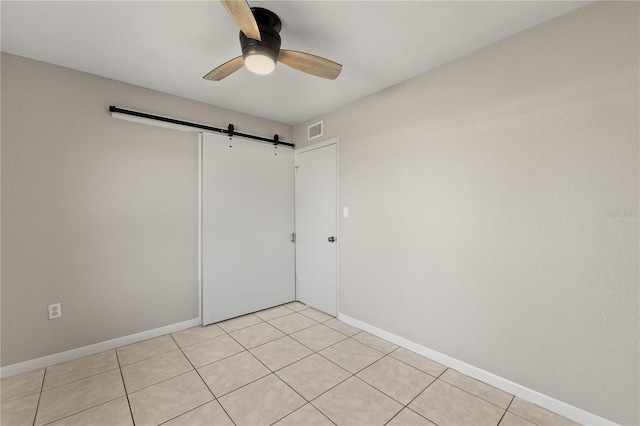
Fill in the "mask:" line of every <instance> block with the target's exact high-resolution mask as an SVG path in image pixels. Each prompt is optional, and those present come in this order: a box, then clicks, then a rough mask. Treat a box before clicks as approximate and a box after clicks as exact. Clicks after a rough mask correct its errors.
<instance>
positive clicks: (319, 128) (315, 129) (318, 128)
mask: <svg viewBox="0 0 640 426" xmlns="http://www.w3.org/2000/svg"><path fill="white" fill-rule="evenodd" d="M323 127H324V122H323V121H318V122H317V123H316V124H312V125H311V126H309V127H308V129H309V133H308V134H309V140H311V139H316V138H319V137H321V136H322V135H323V134H324V129H323Z"/></svg>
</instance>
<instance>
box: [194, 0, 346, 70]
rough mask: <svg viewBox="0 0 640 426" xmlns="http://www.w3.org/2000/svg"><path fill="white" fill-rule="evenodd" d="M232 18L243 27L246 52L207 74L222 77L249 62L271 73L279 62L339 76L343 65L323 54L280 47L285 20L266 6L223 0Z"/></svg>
mask: <svg viewBox="0 0 640 426" xmlns="http://www.w3.org/2000/svg"><path fill="white" fill-rule="evenodd" d="M220 2H221V3H222V5H223V6H224V8H225V9H226V10H227V12H228V13H229V15H230V16H231V18H233V20H234V21H235V22H236V24H238V26H239V27H240V46H241V47H242V56H238V57H237V58H234V59H232V60H230V61H228V62H225V63H224V64H222V65H220V66H219V67H217V68H215V69H214V70H213V71H211V72H209V73H208V74H207V75H205V76H204V77H203V78H204V79H205V80H212V81H220V80H222V79H223V78H225V77H228V76H229V75H231V74H233V73H234V72H236V71H238V70H239V69H240V68H242V67H243V66H246V67H247V69H249V71H251V72H254V73H256V74H269V73H270V72H272V71H273V70H274V68H275V67H276V63H277V62H278V61H279V62H282V63H283V64H285V65H288V66H290V67H291V68H295V69H297V70H299V71H302V72H306V73H307V74H311V75H315V76H317V77H322V78H326V79H329V80H335V79H336V78H337V77H338V75H340V71H342V65H340V64H338V63H336V62H333V61H330V60H328V59H325V58H321V57H320V56H316V55H312V54H310V53H304V52H298V51H295V50H285V49H280V43H281V40H280V34H279V33H280V29H281V28H282V23H281V22H280V18H278V15H276V14H275V13H273V12H271V11H270V10H267V9H264V8H262V7H251V8H250V7H249V4H248V3H247V2H246V0H220Z"/></svg>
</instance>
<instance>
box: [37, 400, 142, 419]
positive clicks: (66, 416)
mask: <svg viewBox="0 0 640 426" xmlns="http://www.w3.org/2000/svg"><path fill="white" fill-rule="evenodd" d="M123 397H124V396H122V395H121V396H117V397H115V398H113V399H110V400H109V401H105V402H101V403H100V404H98V405H94V406H93V407H89V408H85V409H83V410H80V411H76V412H75V413H71V414H68V415H65V416H64V417H60V418H59V419H55V420H51V421H50V422H48V423H45V424H43V425H42V426H48V425H51V424H53V423H56V422H59V421H60V420H63V419H68V418H69V417H72V416H75V415H76V414H80V413H84V412H85V411H89V410H92V409H94V408H97V407H100V406H101V405H105V404H109V403H110V402H113V401H115V400H117V399H120V398H123ZM129 413H131V408H129ZM131 419H132V421H133V415H131ZM134 425H135V423H134Z"/></svg>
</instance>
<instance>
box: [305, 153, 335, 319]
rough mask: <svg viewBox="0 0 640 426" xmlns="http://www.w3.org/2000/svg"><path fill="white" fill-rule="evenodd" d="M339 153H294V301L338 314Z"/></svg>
mask: <svg viewBox="0 0 640 426" xmlns="http://www.w3.org/2000/svg"><path fill="white" fill-rule="evenodd" d="M337 191H338V150H337V144H336V143H335V142H334V143H331V144H328V145H327V144H323V145H320V146H311V147H307V148H303V149H300V150H296V263H297V277H298V279H297V284H296V288H297V292H296V298H297V299H298V300H299V301H301V302H303V303H306V304H307V305H310V306H313V307H314V308H317V309H320V310H321V311H324V312H326V313H328V314H331V315H337V313H338V286H337V283H338V281H337V279H338V268H337V264H338V257H337V255H338V241H337V239H338V235H337V231H338V226H337V224H338V222H337V210H338V204H337V203H338V197H337V194H338V192H337Z"/></svg>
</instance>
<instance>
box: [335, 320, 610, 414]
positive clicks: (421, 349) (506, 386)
mask: <svg viewBox="0 0 640 426" xmlns="http://www.w3.org/2000/svg"><path fill="white" fill-rule="evenodd" d="M338 319H339V320H341V321H343V322H346V323H347V324H350V325H352V326H354V327H358V328H359V329H361V330H364V331H366V332H368V333H371V334H373V335H374V336H378V337H380V338H381V339H385V340H388V341H389V342H391V343H395V344H396V345H399V346H401V347H403V348H405V349H409V350H410V351H413V352H415V353H417V354H420V355H422V356H425V357H427V358H430V359H432V360H434V361H436V362H439V363H440V364H442V365H445V366H447V367H449V368H453V369H454V370H457V371H459V372H461V373H463V374H466V375H467V376H470V377H473V378H474V379H477V380H480V381H482V382H485V383H488V384H490V385H491V386H494V387H496V388H498V389H501V390H503V391H505V392H507V393H510V394H512V395H515V396H517V397H518V398H521V399H524V400H526V401H529V402H531V403H533V404H536V405H539V406H540V407H542V408H546V409H547V410H549V411H553V412H554V413H557V414H560V415H561V416H564V417H566V418H568V419H570V420H573V421H574V422H578V423H581V424H584V425H616V424H617V423H614V422H612V421H611V420H607V419H605V418H603V417H600V416H597V415H595V414H593V413H590V412H588V411H585V410H583V409H581V408H578V407H575V406H573V405H570V404H567V403H566V402H562V401H559V400H557V399H555V398H552V397H550V396H548V395H545V394H543V393H540V392H538V391H535V390H533V389H529V388H528V387H526V386H522V385H520V384H518V383H514V382H512V381H510V380H507V379H505V378H502V377H500V376H497V375H495V374H493V373H490V372H488V371H485V370H482V369H481V368H478V367H474V366H473V365H470V364H467V363H466V362H463V361H460V360H458V359H456V358H453V357H451V356H449V355H445V354H443V353H441V352H438V351H434V350H433V349H429V348H427V347H426V346H422V345H420V344H418V343H415V342H412V341H411V340H408V339H405V338H404V337H400V336H398V335H396V334H393V333H390V332H388V331H386V330H383V329H381V328H378V327H375V326H373V325H371V324H368V323H366V322H363V321H360V320H357V319H355V318H351V317H350V316H347V315H344V314H339V315H338Z"/></svg>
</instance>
